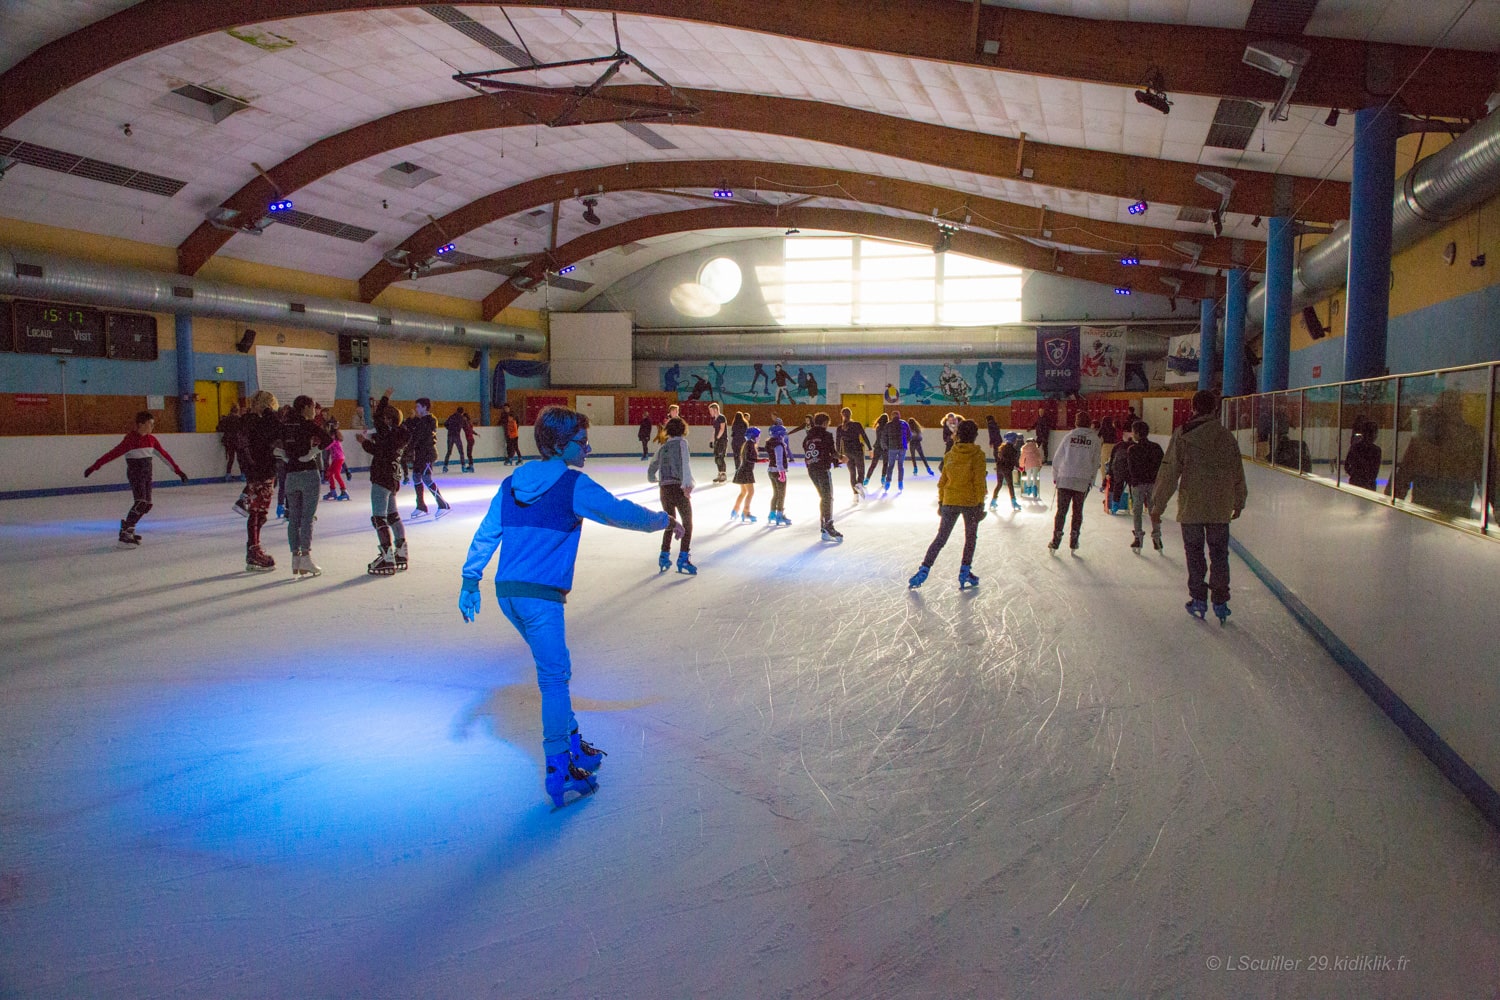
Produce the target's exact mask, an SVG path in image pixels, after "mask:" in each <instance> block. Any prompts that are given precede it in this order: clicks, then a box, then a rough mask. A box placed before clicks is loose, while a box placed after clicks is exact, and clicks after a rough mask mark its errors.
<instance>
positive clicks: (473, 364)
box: [469, 351, 484, 368]
mask: <svg viewBox="0 0 1500 1000" xmlns="http://www.w3.org/2000/svg"><path fill="white" fill-rule="evenodd" d="M483 360H484V356H483V355H482V354H480V353H479V352H478V351H475V352H474V354H473V356H472V357H471V358H469V367H470V368H478V367H479V362H481V361H483Z"/></svg>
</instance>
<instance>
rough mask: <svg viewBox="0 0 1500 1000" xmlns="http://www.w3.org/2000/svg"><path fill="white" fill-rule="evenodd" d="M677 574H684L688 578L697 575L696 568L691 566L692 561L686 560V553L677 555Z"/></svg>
mask: <svg viewBox="0 0 1500 1000" xmlns="http://www.w3.org/2000/svg"><path fill="white" fill-rule="evenodd" d="M677 572H679V573H686V574H687V575H688V576H697V575H698V567H697V566H694V565H693V561H692V560H691V559H689V558H688V554H687V553H686V552H679V553H677Z"/></svg>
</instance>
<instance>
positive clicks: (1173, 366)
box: [1167, 333, 1198, 385]
mask: <svg viewBox="0 0 1500 1000" xmlns="http://www.w3.org/2000/svg"><path fill="white" fill-rule="evenodd" d="M1197 381H1198V334H1196V333H1184V334H1179V335H1178V336H1176V337H1173V338H1172V339H1171V340H1169V341H1167V385H1183V384H1184V383H1187V382H1197Z"/></svg>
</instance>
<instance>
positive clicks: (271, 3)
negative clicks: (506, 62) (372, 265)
mask: <svg viewBox="0 0 1500 1000" xmlns="http://www.w3.org/2000/svg"><path fill="white" fill-rule="evenodd" d="M471 4H472V5H477V6H485V7H489V6H492V5H493V4H492V0H455V2H453V3H451V6H455V7H462V6H469V5H471ZM398 6H405V4H402V3H397V2H395V0H194V2H191V3H184V2H182V0H142V2H140V3H136V4H134V5H132V6H130V7H127V8H126V9H124V10H122V11H119V12H118V13H116V14H112V15H111V16H109V17H106V18H103V19H101V20H99V21H96V22H95V23H93V24H90V25H88V26H87V27H84V28H80V29H79V30H77V31H75V32H73V33H71V34H69V35H65V36H63V37H62V38H60V39H58V40H57V41H54V42H52V43H50V44H48V45H44V46H42V47H41V48H40V49H38V50H37V51H35V52H33V53H31V54H30V55H28V56H27V57H26V58H25V59H23V60H21V61H20V62H19V63H17V64H16V65H15V66H13V67H11V69H9V70H7V71H6V72H5V73H4V74H3V75H0V128H5V127H6V126H8V125H10V124H11V123H12V122H14V121H16V120H17V119H18V118H20V117H21V116H22V115H24V114H26V112H28V111H30V110H31V109H33V108H35V107H37V106H39V105H40V104H42V103H43V102H45V101H47V100H48V99H50V98H52V97H54V96H56V95H57V94H60V93H62V92H63V91H65V90H67V89H69V88H70V87H73V86H75V85H77V84H79V83H82V82H83V81H84V80H87V79H88V78H89V77H92V76H94V75H95V74H98V73H101V72H103V71H105V70H107V69H109V68H110V67H113V66H118V65H120V64H122V63H125V62H128V61H129V60H131V59H134V58H136V57H137V56H141V55H145V54H146V53H148V52H152V51H155V50H157V49H161V48H165V47H167V46H169V45H172V44H174V43H176V42H180V41H184V40H186V39H189V38H195V37H198V36H200V35H208V34H213V33H215V32H219V31H224V30H227V29H229V28H235V27H239V26H241V25H247V24H259V23H262V22H265V21H283V20H288V19H292V18H298V17H307V16H312V15H318V14H337V13H345V12H350V11H363V10H381V9H386V8H393V7H398ZM507 6H508V7H510V8H512V9H515V8H518V7H556V6H557V0H510V2H509V3H507ZM568 6H569V8H570V9H572V10H580V11H583V10H587V11H599V12H616V13H620V14H625V15H639V16H645V17H657V18H670V19H674V20H683V21H693V22H697V23H701V24H715V25H722V26H725V27H731V28H740V29H744V30H747V31H754V32H758V33H762V34H769V35H779V36H782V37H785V38H791V39H797V40H800V41H809V42H820V43H824V44H828V45H836V46H838V47H839V48H845V49H861V50H864V51H866V52H875V53H883V54H888V55H895V56H907V57H912V58H917V59H926V60H935V61H940V62H946V63H953V64H957V65H967V66H979V67H984V68H989V69H998V70H1007V71H1010V72H1015V73H1027V74H1035V75H1039V76H1048V77H1060V78H1065V79H1072V80H1079V81H1083V82H1089V83H1104V84H1113V85H1116V86H1125V87H1134V86H1137V85H1139V84H1140V83H1141V82H1142V79H1141V77H1142V74H1143V72H1144V68H1145V67H1146V66H1147V65H1151V66H1155V67H1158V68H1160V69H1161V71H1162V73H1163V75H1164V77H1165V81H1166V85H1167V89H1168V90H1169V91H1175V92H1180V93H1194V94H1206V95H1210V96H1218V97H1233V98H1239V99H1241V100H1251V101H1262V102H1267V103H1269V102H1274V101H1275V100H1276V98H1277V97H1278V95H1279V94H1280V89H1281V81H1280V80H1278V79H1277V78H1275V77H1272V76H1270V75H1269V74H1267V73H1263V72H1260V71H1259V70H1256V69H1253V68H1251V67H1249V66H1246V65H1245V64H1244V63H1243V62H1242V61H1241V56H1242V55H1243V53H1244V51H1245V46H1246V45H1247V44H1249V43H1251V42H1257V41H1264V40H1265V38H1264V36H1262V35H1259V34H1256V33H1253V32H1248V31H1240V30H1233V29H1227V28H1202V27H1193V26H1189V25H1179V24H1156V23H1148V22H1140V21H1096V20H1089V19H1086V18H1080V17H1067V16H1064V15H1059V14H1046V13H1041V12H1038V11H1030V10H1020V9H1017V8H1014V7H996V6H983V7H981V6H980V5H979V4H978V2H977V0H976V2H975V3H974V4H973V5H972V6H971V7H970V8H968V9H965V8H964V7H963V6H961V5H960V4H956V3H934V2H932V0H824V2H822V3H817V4H809V3H805V2H803V0H758V2H756V3H744V2H742V0H699V2H697V3H693V4H684V3H682V2H681V0H570V2H569V4H568ZM976 10H977V12H978V23H977V25H976V24H975V23H974V21H975V13H976ZM986 41H994V42H996V43H997V44H998V49H999V51H998V52H997V53H996V54H994V55H985V54H984V53H983V51H982V50H983V45H984V42H986ZM1296 42H1297V44H1298V45H1300V46H1302V47H1303V48H1306V49H1308V50H1309V51H1310V52H1311V53H1312V58H1311V60H1310V61H1309V63H1308V66H1307V68H1306V69H1305V70H1304V71H1303V74H1302V78H1301V80H1300V81H1299V82H1298V84H1297V93H1296V95H1295V96H1296V101H1297V103H1298V104H1304V105H1311V106H1314V107H1337V108H1346V109H1347V108H1357V107H1364V106H1365V105H1366V104H1367V103H1368V102H1369V99H1370V97H1372V96H1374V97H1383V96H1388V95H1386V94H1382V93H1376V94H1374V95H1371V94H1369V93H1367V86H1368V81H1369V80H1370V79H1372V78H1377V77H1378V78H1384V79H1387V80H1389V81H1391V84H1390V86H1397V85H1399V86H1400V87H1401V94H1400V96H1401V99H1402V102H1403V104H1404V105H1405V106H1406V107H1407V108H1408V109H1410V110H1411V111H1414V112H1417V113H1419V114H1428V115H1439V116H1446V117H1465V118H1476V117H1481V116H1482V114H1483V111H1484V102H1485V99H1486V98H1487V97H1488V96H1489V94H1490V93H1491V91H1493V89H1494V84H1495V79H1496V68H1497V66H1500V57H1497V56H1496V54H1495V53H1490V52H1467V51H1461V50H1455V49H1433V50H1429V49H1426V48H1424V47H1422V46H1415V45H1376V44H1371V43H1366V42H1361V41H1354V40H1348V39H1340V38H1320V37H1314V36H1309V35H1299V36H1297V39H1296ZM1372 67H1378V69H1379V72H1378V73H1375V72H1371V71H1370V70H1371V69H1372Z"/></svg>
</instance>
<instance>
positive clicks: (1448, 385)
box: [1392, 368, 1490, 529]
mask: <svg viewBox="0 0 1500 1000" xmlns="http://www.w3.org/2000/svg"><path fill="white" fill-rule="evenodd" d="M1400 382H1401V387H1400V394H1401V395H1400V406H1399V410H1398V413H1397V419H1398V423H1397V428H1396V453H1397V456H1398V457H1397V460H1396V471H1395V475H1394V477H1393V479H1392V487H1393V495H1394V496H1395V498H1396V500H1397V501H1398V502H1400V503H1401V504H1402V506H1409V507H1411V508H1412V509H1414V510H1419V511H1421V512H1423V513H1426V514H1431V515H1433V516H1436V517H1441V518H1445V519H1449V520H1452V521H1454V522H1455V523H1456V524H1458V525H1459V526H1461V527H1467V528H1474V529H1478V528H1479V526H1480V513H1481V512H1480V508H1479V504H1478V492H1479V489H1480V485H1481V484H1480V475H1481V473H1482V470H1483V465H1484V450H1485V446H1486V442H1487V439H1488V437H1489V435H1488V431H1489V428H1487V427H1486V426H1485V423H1484V418H1485V407H1486V403H1487V402H1488V398H1489V393H1490V384H1489V383H1490V376H1489V370H1488V369H1484V368H1478V369H1475V368H1470V369H1464V370H1461V371H1452V372H1439V373H1437V374H1432V375H1411V376H1407V377H1405V378H1402V379H1401V380H1400Z"/></svg>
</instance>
